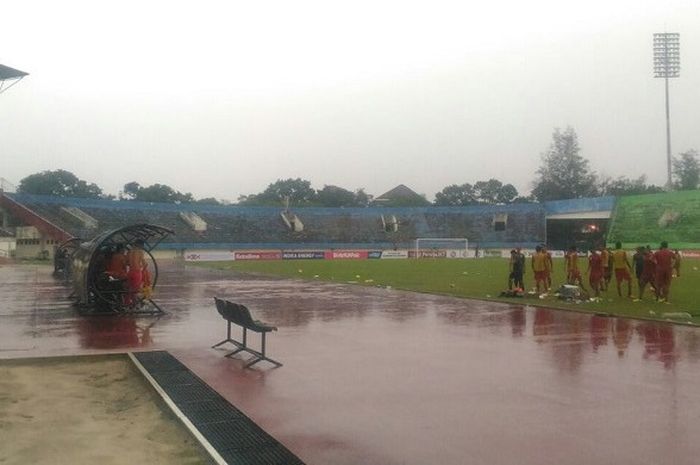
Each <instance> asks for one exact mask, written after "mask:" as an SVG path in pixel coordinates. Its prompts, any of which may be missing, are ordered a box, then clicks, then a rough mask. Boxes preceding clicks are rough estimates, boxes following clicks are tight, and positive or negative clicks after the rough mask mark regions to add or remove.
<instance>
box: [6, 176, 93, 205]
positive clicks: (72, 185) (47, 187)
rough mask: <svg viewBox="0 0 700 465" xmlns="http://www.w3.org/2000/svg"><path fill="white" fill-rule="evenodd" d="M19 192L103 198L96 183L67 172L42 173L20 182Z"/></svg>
mask: <svg viewBox="0 0 700 465" xmlns="http://www.w3.org/2000/svg"><path fill="white" fill-rule="evenodd" d="M17 190H18V192H22V193H25V194H39V195H56V196H59V197H81V198H87V199H99V198H103V197H104V194H103V193H102V189H101V188H100V187H99V186H98V185H97V184H94V183H87V182H86V181H83V180H82V179H78V177H77V176H76V175H74V174H73V173H71V172H70V171H66V170H55V171H42V172H40V173H35V174H31V175H29V176H27V177H26V178H24V179H22V180H21V181H20V182H19V187H18V188H17Z"/></svg>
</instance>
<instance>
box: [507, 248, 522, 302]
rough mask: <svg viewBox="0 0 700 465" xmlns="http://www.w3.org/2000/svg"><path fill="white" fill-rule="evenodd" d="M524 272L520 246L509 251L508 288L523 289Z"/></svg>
mask: <svg viewBox="0 0 700 465" xmlns="http://www.w3.org/2000/svg"><path fill="white" fill-rule="evenodd" d="M524 274H525V255H523V254H522V252H521V251H520V247H518V248H517V249H514V250H511V251H510V275H509V276H508V289H511V290H512V289H513V285H515V289H516V290H521V291H522V290H524V289H525V283H524V282H523V275H524Z"/></svg>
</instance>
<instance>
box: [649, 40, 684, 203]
mask: <svg viewBox="0 0 700 465" xmlns="http://www.w3.org/2000/svg"><path fill="white" fill-rule="evenodd" d="M680 36H681V35H680V34H678V33H677V32H661V33H655V34H654V77H655V78H664V87H665V90H666V168H667V178H666V188H667V189H668V190H671V189H672V188H673V182H672V180H671V165H672V163H671V112H670V107H669V103H668V80H669V79H670V78H677V77H679V76H680V74H681V45H680Z"/></svg>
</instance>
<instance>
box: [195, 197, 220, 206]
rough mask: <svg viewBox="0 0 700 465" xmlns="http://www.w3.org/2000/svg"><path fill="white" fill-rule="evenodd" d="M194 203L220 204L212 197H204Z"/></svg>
mask: <svg viewBox="0 0 700 465" xmlns="http://www.w3.org/2000/svg"><path fill="white" fill-rule="evenodd" d="M195 203H198V204H200V205H221V202H219V201H218V200H216V199H215V198H214V197H205V198H203V199H199V200H197V201H196V202H195Z"/></svg>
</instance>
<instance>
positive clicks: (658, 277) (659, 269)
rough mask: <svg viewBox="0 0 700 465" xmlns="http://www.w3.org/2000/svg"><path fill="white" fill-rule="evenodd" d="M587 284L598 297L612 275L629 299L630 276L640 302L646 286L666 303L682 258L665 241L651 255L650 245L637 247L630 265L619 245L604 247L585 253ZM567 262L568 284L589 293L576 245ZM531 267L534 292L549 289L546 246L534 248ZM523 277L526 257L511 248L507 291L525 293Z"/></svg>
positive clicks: (550, 262)
mask: <svg viewBox="0 0 700 465" xmlns="http://www.w3.org/2000/svg"><path fill="white" fill-rule="evenodd" d="M587 258H588V267H587V270H586V274H587V275H588V284H589V285H590V287H591V290H592V291H593V293H594V295H595V297H600V293H601V291H607V290H608V288H609V286H610V282H611V280H612V276H613V274H614V276H615V282H616V284H617V293H618V295H619V296H620V297H622V286H623V284H624V283H626V284H627V297H629V298H632V275H631V271H634V275H635V276H636V278H637V285H638V289H639V294H638V297H637V298H635V299H634V300H635V301H639V300H641V299H642V297H643V296H644V290H645V288H646V286H647V285H649V286H650V287H651V289H652V290H653V292H654V295H655V297H656V300H658V301H660V302H663V301H665V302H668V299H669V296H670V290H671V278H672V276H674V275H675V276H678V277H680V265H681V256H680V253H679V252H678V251H677V250H676V251H671V250H669V248H668V243H667V242H665V241H664V242H662V243H661V246H660V248H659V250H657V251H656V252H653V251H652V250H651V248H650V247H649V246H646V247H638V248H637V250H636V253H635V254H634V255H633V256H632V263H630V260H629V258H628V256H627V252H626V251H624V250H623V249H622V243H620V242H617V243H616V244H615V249H614V250H611V249H609V248H605V247H602V246H601V247H599V248H598V249H597V250H595V249H592V250H590V252H589V254H588V257H587ZM565 261H566V282H567V284H571V285H578V286H579V287H581V289H582V290H583V291H584V292H588V291H587V289H586V287H585V285H584V284H583V278H582V274H581V269H580V268H579V264H578V262H579V252H578V250H577V248H576V247H575V246H571V247H570V248H569V250H568V251H567V253H566V255H565ZM531 267H532V271H533V273H534V279H535V291H536V292H537V294H540V293H542V292H545V291H547V290H551V288H552V271H553V269H554V261H553V260H552V254H551V253H550V252H549V251H548V250H547V248H546V247H545V246H537V247H536V248H535V253H534V254H533V255H532V257H531ZM524 274H525V255H524V254H523V253H522V251H521V250H520V249H519V248H518V249H514V250H512V251H511V258H510V276H509V282H508V288H509V289H513V288H515V289H516V290H524V289H525V284H524V282H523V275H524Z"/></svg>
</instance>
